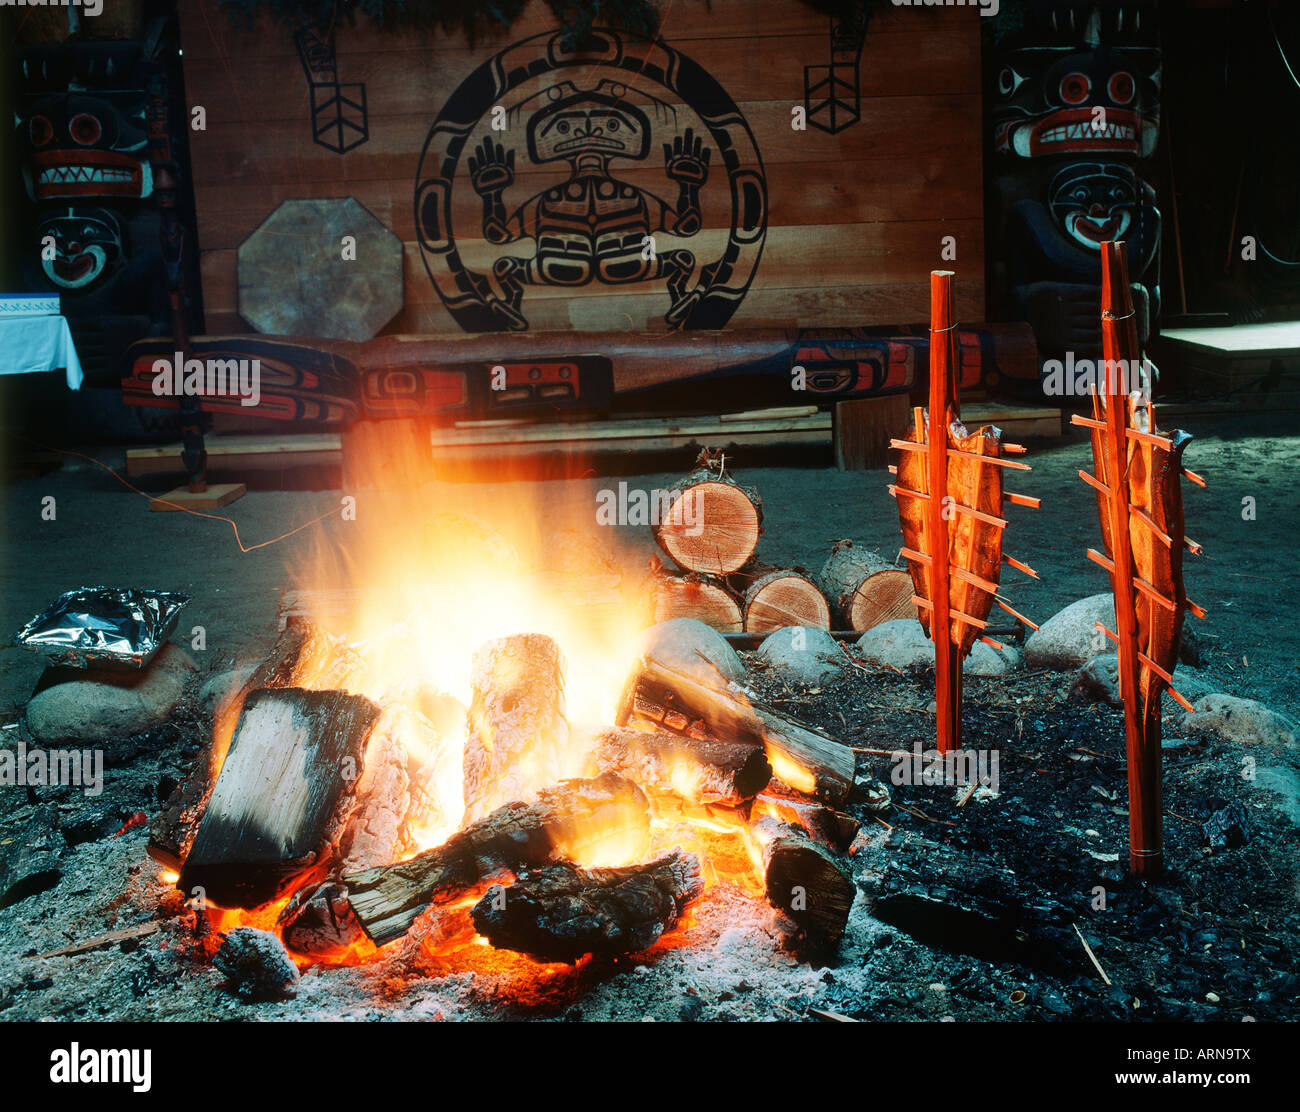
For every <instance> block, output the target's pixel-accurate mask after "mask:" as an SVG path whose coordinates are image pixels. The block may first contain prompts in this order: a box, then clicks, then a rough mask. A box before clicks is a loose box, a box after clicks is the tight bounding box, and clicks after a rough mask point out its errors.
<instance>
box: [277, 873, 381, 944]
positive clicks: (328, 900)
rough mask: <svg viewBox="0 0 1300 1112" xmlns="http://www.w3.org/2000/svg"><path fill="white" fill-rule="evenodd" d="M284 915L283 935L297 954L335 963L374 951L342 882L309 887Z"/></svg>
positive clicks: (281, 921)
mask: <svg viewBox="0 0 1300 1112" xmlns="http://www.w3.org/2000/svg"><path fill="white" fill-rule="evenodd" d="M300 895H301V896H303V897H304V898H302V899H298V898H297V897H295V899H294V900H292V901H291V902H290V904H289V906H288V907H286V908H285V910H284V912H283V914H282V915H281V916H280V924H281V926H282V927H283V929H282V930H281V932H280V933H281V937H282V938H283V939H284V944H285V945H286V946H287V947H288V948H289V949H290V950H292V951H294V953H298V954H302V955H304V956H306V957H309V958H313V959H314V960H316V961H321V962H327V963H331V964H337V963H342V962H345V961H348V960H350V959H352V958H356V957H364V956H365V955H366V954H368V953H373V952H374V945H373V944H372V943H371V942H370V940H369V939H368V938H367V937H366V933H365V931H363V930H362V929H361V924H360V923H359V922H357V917H356V916H355V915H353V914H352V907H351V905H350V904H349V903H348V890H347V889H346V888H345V887H343V885H341V884H322V885H321V886H320V887H319V888H316V889H310V888H305V889H303V890H302V892H301V893H300Z"/></svg>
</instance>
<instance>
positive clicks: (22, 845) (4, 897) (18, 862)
mask: <svg viewBox="0 0 1300 1112" xmlns="http://www.w3.org/2000/svg"><path fill="white" fill-rule="evenodd" d="M58 822H59V820H58V815H57V813H56V812H55V810H54V808H53V807H41V808H38V809H37V810H36V811H35V812H34V813H33V814H32V816H31V817H30V818H29V819H28V820H27V821H26V822H25V823H23V825H22V826H21V827H19V828H18V830H17V832H16V833H15V834H14V835H13V840H12V841H9V842H8V844H7V845H0V908H4V907H10V906H12V905H13V904H16V903H18V902H19V901H20V900H25V899H27V897H28V896H34V895H36V894H37V893H38V892H44V891H46V890H47V889H50V888H53V887H54V886H55V885H56V884H58V883H59V880H60V878H61V876H62V874H61V872H60V870H59V854H60V853H61V852H62V850H63V838H62V837H61V836H60V834H59V829H58Z"/></svg>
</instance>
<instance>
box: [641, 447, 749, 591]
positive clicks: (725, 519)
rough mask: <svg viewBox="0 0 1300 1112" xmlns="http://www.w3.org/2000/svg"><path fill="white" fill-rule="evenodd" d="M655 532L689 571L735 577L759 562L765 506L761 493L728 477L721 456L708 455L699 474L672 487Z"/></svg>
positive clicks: (702, 458) (703, 457)
mask: <svg viewBox="0 0 1300 1112" xmlns="http://www.w3.org/2000/svg"><path fill="white" fill-rule="evenodd" d="M651 529H652V530H653V532H654V538H655V540H656V541H657V542H658V544H659V547H660V548H662V549H663V550H664V552H666V553H667V554H668V556H669V557H670V558H671V559H672V560H673V562H674V563H675V564H677V566H678V567H680V568H682V569H683V570H684V571H688V572H690V571H693V572H698V573H699V574H701V575H712V576H725V575H730V574H731V573H732V572H734V571H739V570H740V569H741V568H743V567H744V566H745V565H746V564H748V563H749V562H750V561H751V560H752V559H753V558H754V551H755V550H756V549H757V548H758V538H759V536H760V535H761V534H762V532H763V503H762V501H761V500H760V499H759V497H758V492H757V491H755V490H753V489H752V488H750V487H744V486H741V485H740V484H739V483H738V482H736V480H735V479H733V478H732V477H731V476H730V475H727V474H725V473H724V471H723V464H722V459H721V457H720V456H714V455H713V453H711V452H708V451H706V452H703V453H702V454H701V455H700V457H699V459H698V460H697V461H696V467H695V470H694V471H692V472H691V473H690V474H689V475H687V476H686V477H685V478H683V479H679V480H678V481H677V482H675V483H674V484H673V485H672V486H671V487H669V488H668V495H667V498H666V499H665V500H664V503H663V508H662V510H661V512H660V514H659V520H658V522H657V523H655V524H653V525H652V526H651Z"/></svg>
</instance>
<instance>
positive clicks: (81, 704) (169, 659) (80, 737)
mask: <svg viewBox="0 0 1300 1112" xmlns="http://www.w3.org/2000/svg"><path fill="white" fill-rule="evenodd" d="M197 671H198V666H197V665H196V664H195V663H194V661H193V660H191V659H190V657H189V655H188V654H187V653H186V652H184V651H183V650H182V649H179V648H177V647H176V646H175V645H172V644H170V643H169V644H166V645H164V646H163V647H162V648H161V649H160V650H159V651H158V654H157V655H156V656H155V657H154V658H153V660H152V661H150V662H149V664H148V666H147V667H145V668H143V669H141V670H139V671H136V670H131V671H129V672H127V671H110V670H108V669H103V668H90V669H85V670H82V669H77V668H47V669H46V670H45V674H44V675H43V676H42V677H41V680H40V682H39V683H38V684H37V686H36V694H35V695H33V696H32V697H31V699H30V700H29V701H28V703H27V708H26V711H25V715H26V718H27V729H28V731H29V732H30V733H31V735H32V738H33V739H34V740H36V741H37V742H39V743H41V744H58V743H64V742H73V743H84V744H88V745H95V744H103V743H105V742H106V741H109V740H113V739H116V738H122V737H130V736H132V735H134V734H139V733H143V732H144V731H145V730H148V729H150V728H151V727H153V726H157V725H158V724H159V723H160V722H163V721H164V720H166V718H167V717H168V715H170V714H171V712H172V711H173V710H174V709H175V708H176V704H177V703H179V702H180V700H181V695H182V694H183V693H184V690H185V682H186V680H187V679H189V677H190V676H191V675H192V674H193V673H195V672H197Z"/></svg>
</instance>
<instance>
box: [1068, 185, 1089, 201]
mask: <svg viewBox="0 0 1300 1112" xmlns="http://www.w3.org/2000/svg"><path fill="white" fill-rule="evenodd" d="M1070 196H1071V197H1072V198H1073V199H1074V201H1075V203H1076V204H1080V205H1082V204H1085V203H1086V202H1087V200H1088V188H1087V186H1083V185H1081V186H1079V187H1078V188H1077V189H1076V190H1075V191H1074V192H1073V193H1071V194H1070Z"/></svg>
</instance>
